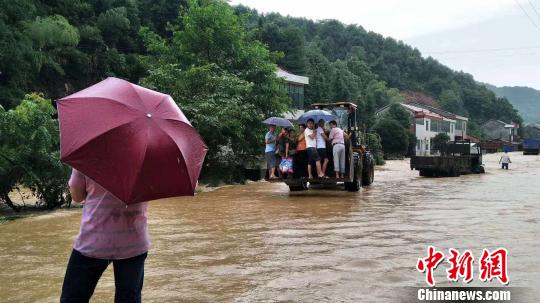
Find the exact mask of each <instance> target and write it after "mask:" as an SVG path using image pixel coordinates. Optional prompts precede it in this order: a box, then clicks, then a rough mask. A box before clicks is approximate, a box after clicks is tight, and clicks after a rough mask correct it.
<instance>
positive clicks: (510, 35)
mask: <svg viewBox="0 0 540 303" xmlns="http://www.w3.org/2000/svg"><path fill="white" fill-rule="evenodd" d="M230 2H231V4H233V5H234V4H243V5H246V6H249V7H252V8H255V9H257V10H258V11H259V12H264V13H266V12H279V13H281V14H283V15H291V16H295V17H306V18H309V19H314V20H321V19H337V20H340V21H342V22H344V23H346V24H358V25H361V26H363V27H364V28H365V29H367V30H372V31H375V32H377V33H380V34H383V35H385V36H390V37H393V38H396V39H398V40H403V41H405V42H406V43H408V44H410V45H412V46H414V47H417V48H418V49H420V51H421V52H422V53H423V54H424V55H425V56H427V55H431V56H433V57H434V58H437V59H438V60H439V61H440V62H442V63H443V64H445V65H448V66H450V67H451V68H453V69H456V70H463V71H465V72H468V73H471V74H472V75H473V76H474V77H475V79H476V80H478V81H483V82H488V83H492V84H495V85H498V86H503V85H508V86H515V85H520V86H530V87H534V88H536V89H540V0H447V1H443V0H357V1H353V0H351V1H345V0H325V1H321V0H315V1H314V0H311V1H310V0H232V1H230Z"/></svg>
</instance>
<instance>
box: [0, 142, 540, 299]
mask: <svg viewBox="0 0 540 303" xmlns="http://www.w3.org/2000/svg"><path fill="white" fill-rule="evenodd" d="M499 156H500V154H499V155H488V156H486V157H485V158H484V160H485V162H486V171H487V173H486V174H485V175H470V176H462V177H460V178H438V179H428V178H422V177H418V172H416V171H410V170H409V168H408V161H407V160H406V161H390V162H388V164H387V165H386V166H384V167H383V168H381V169H380V170H378V171H377V172H376V176H375V178H376V181H375V183H374V184H373V185H372V186H371V187H370V188H367V189H366V188H364V189H363V190H362V191H361V192H359V193H348V192H345V191H332V190H323V189H320V190H310V191H307V192H302V193H293V194H290V193H289V192H288V188H287V187H286V186H284V185H282V184H270V183H266V182H259V183H255V184H250V185H244V186H231V187H225V188H222V189H219V190H216V191H214V192H210V193H204V194H199V195H197V196H196V197H193V198H180V199H170V200H164V201H159V202H153V203H152V204H151V206H150V213H149V216H150V234H151V239H152V248H151V250H150V253H149V255H148V259H147V263H146V272H145V275H146V277H145V285H144V289H143V297H144V301H145V302H395V301H398V299H399V298H400V297H401V296H402V295H403V287H407V286H424V285H425V282H424V276H423V274H421V273H419V272H417V271H416V270H415V265H416V260H417V259H418V258H419V257H425V255H426V248H427V246H428V245H434V246H435V247H436V248H438V249H439V250H442V251H444V252H445V253H446V254H447V253H448V248H451V247H453V248H456V249H460V250H461V249H470V250H472V252H473V253H474V255H475V272H474V279H475V280H474V281H473V282H472V283H471V284H470V285H478V286H483V285H485V283H482V282H480V281H478V271H477V264H478V263H477V261H478V260H479V257H480V254H481V251H482V249H483V248H489V249H494V248H497V247H506V248H507V249H508V251H509V259H508V273H509V276H510V285H511V286H525V287H532V286H537V285H538V284H539V283H540V265H539V263H538V261H537V260H538V257H539V256H540V157H538V156H522V155H520V154H517V153H514V154H511V158H512V161H513V162H514V163H513V164H511V167H510V170H509V171H503V170H501V169H499V168H498V164H497V161H498V159H499ZM79 221H80V210H60V211H57V212H54V213H51V214H47V215H43V216H39V217H32V218H26V219H20V220H16V221H14V222H11V223H7V224H4V225H0V264H1V272H0V281H1V282H0V301H1V302H57V301H58V297H59V292H60V288H61V283H62V279H63V274H64V271H65V266H66V264H67V260H68V257H69V254H70V249H71V244H72V241H73V238H74V237H75V235H76V234H77V231H78V227H79ZM441 265H442V266H441V267H439V268H438V269H437V270H436V275H435V279H436V281H437V285H438V286H448V285H450V283H449V282H446V281H445V280H446V279H445V274H446V273H445V269H446V268H447V266H446V265H443V264H441ZM111 269H112V267H110V268H109V269H108V270H107V271H106V273H105V274H104V277H103V278H102V279H101V281H100V283H99V284H98V286H97V289H96V293H95V295H94V298H93V301H92V302H112V298H113V295H114V280H113V278H112V270H111ZM457 285H461V282H459V284H457ZM457 285H456V286H457ZM492 285H493V286H499V285H500V284H498V282H494V283H493V284H492Z"/></svg>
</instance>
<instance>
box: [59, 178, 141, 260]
mask: <svg viewBox="0 0 540 303" xmlns="http://www.w3.org/2000/svg"><path fill="white" fill-rule="evenodd" d="M69 186H71V187H74V188H78V189H81V190H86V199H85V202H84V207H83V213H82V220H81V228H80V231H79V235H78V236H77V240H75V244H74V245H73V248H74V249H75V250H77V251H78V252H80V253H81V254H83V255H85V256H87V257H92V258H98V259H108V260H118V259H127V258H131V257H135V256H138V255H140V254H143V253H145V252H147V251H148V248H149V246H150V241H149V237H148V226H147V218H146V213H147V206H148V202H142V203H137V204H132V205H129V206H128V205H126V204H125V203H124V202H122V201H120V200H119V199H118V198H116V197H115V196H113V195H112V194H111V193H109V192H108V191H107V190H105V189H104V188H103V187H101V186H100V185H99V184H97V183H96V182H94V181H93V180H92V179H90V178H88V177H86V176H85V175H83V174H82V173H80V172H79V171H77V170H75V169H73V171H72V173H71V178H70V179H69Z"/></svg>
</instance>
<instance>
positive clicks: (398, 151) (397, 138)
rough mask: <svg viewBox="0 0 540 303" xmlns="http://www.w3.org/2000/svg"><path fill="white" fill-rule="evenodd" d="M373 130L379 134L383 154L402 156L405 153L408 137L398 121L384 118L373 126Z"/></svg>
mask: <svg viewBox="0 0 540 303" xmlns="http://www.w3.org/2000/svg"><path fill="white" fill-rule="evenodd" d="M373 130H374V131H375V132H376V133H377V134H379V136H380V138H381V144H382V148H383V151H384V152H385V154H387V155H388V154H391V155H404V154H405V153H406V152H407V147H408V146H409V137H408V135H407V131H405V129H404V128H403V127H402V126H401V124H399V122H398V121H396V120H394V119H391V118H388V117H385V118H383V119H381V120H379V122H377V124H375V126H374V128H373Z"/></svg>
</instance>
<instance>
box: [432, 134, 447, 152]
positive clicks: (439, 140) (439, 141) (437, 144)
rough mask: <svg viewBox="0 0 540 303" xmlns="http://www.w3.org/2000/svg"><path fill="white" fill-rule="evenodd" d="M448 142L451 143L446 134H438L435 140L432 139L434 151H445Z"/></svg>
mask: <svg viewBox="0 0 540 303" xmlns="http://www.w3.org/2000/svg"><path fill="white" fill-rule="evenodd" d="M448 141H450V137H449V136H448V135H447V134H446V133H438V134H437V135H436V136H435V137H433V139H431V143H432V144H433V149H436V150H438V151H443V150H444V147H445V145H446V143H448Z"/></svg>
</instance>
